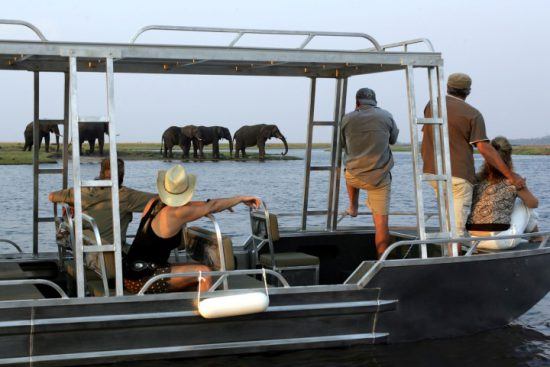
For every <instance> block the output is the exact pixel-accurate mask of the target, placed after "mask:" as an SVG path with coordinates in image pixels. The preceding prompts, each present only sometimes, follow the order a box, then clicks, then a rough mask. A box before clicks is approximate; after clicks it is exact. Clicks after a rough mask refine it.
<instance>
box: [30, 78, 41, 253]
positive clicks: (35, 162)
mask: <svg viewBox="0 0 550 367" xmlns="http://www.w3.org/2000/svg"><path fill="white" fill-rule="evenodd" d="M33 77H34V84H33V87H34V90H33V93H34V119H33V122H32V142H33V145H32V148H33V158H32V167H33V202H32V253H33V255H34V256H37V255H38V214H39V213H38V190H39V182H40V178H39V168H40V146H39V144H40V74H39V72H38V71H35V72H34V73H33Z"/></svg>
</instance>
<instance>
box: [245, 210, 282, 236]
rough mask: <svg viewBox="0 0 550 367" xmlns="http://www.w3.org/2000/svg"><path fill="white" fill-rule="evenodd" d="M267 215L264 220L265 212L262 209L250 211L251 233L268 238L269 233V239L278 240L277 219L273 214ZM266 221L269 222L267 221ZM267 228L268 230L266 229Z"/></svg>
mask: <svg viewBox="0 0 550 367" xmlns="http://www.w3.org/2000/svg"><path fill="white" fill-rule="evenodd" d="M268 217H269V219H268V220H266V218H265V213H264V212H263V211H253V212H251V213H250V221H251V225H252V234H253V235H254V236H255V237H258V238H262V239H269V237H268V235H269V234H271V241H273V242H274V241H278V240H279V238H280V236H279V220H278V219H277V216H276V215H275V214H271V213H269V215H268ZM268 221H269V223H267V222H268ZM268 226H269V227H268ZM267 228H269V229H270V230H269V231H268V230H267Z"/></svg>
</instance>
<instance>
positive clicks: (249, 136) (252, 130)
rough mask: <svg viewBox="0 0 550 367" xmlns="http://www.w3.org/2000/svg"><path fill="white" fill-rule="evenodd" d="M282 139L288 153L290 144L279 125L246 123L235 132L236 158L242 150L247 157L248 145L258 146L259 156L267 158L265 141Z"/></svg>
mask: <svg viewBox="0 0 550 367" xmlns="http://www.w3.org/2000/svg"><path fill="white" fill-rule="evenodd" d="M271 138H277V139H281V141H282V142H283V144H284V145H285V152H284V153H283V155H285V154H287V153H288V144H287V143H286V139H285V137H284V136H283V134H281V132H280V131H279V128H278V127H277V125H266V124H259V125H245V126H243V127H241V128H240V129H239V130H237V131H236V132H235V135H234V136H233V139H234V140H235V158H239V152H242V155H243V158H244V157H246V152H245V149H246V148H247V147H253V146H254V145H257V146H258V150H259V158H260V159H264V158H265V142H266V141H267V140H268V139H271Z"/></svg>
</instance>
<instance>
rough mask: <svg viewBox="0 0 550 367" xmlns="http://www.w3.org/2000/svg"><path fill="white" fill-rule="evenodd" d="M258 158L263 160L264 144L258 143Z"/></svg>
mask: <svg viewBox="0 0 550 367" xmlns="http://www.w3.org/2000/svg"><path fill="white" fill-rule="evenodd" d="M258 153H259V154H258V158H259V159H265V142H258Z"/></svg>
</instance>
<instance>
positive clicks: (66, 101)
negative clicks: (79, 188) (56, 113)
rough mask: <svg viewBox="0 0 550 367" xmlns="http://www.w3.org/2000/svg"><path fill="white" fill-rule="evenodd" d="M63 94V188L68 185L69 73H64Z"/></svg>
mask: <svg viewBox="0 0 550 367" xmlns="http://www.w3.org/2000/svg"><path fill="white" fill-rule="evenodd" d="M64 75H65V89H64V95H63V189H66V188H67V187H68V186H69V80H70V79H69V73H65V74H64Z"/></svg>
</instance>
